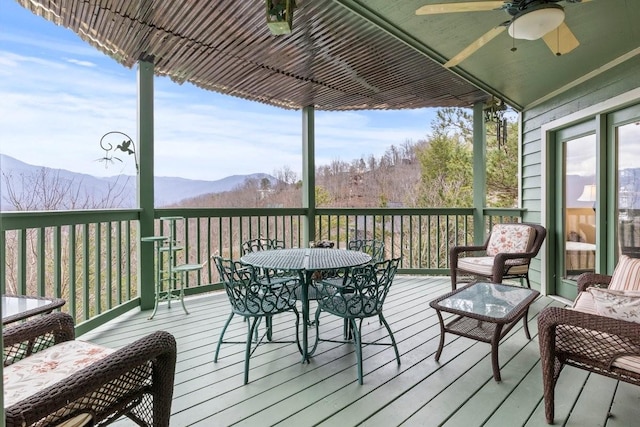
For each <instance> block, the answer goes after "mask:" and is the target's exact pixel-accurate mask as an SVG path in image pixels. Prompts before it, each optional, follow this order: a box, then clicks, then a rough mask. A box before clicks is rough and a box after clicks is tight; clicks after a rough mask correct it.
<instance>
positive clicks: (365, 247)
mask: <svg viewBox="0 0 640 427" xmlns="http://www.w3.org/2000/svg"><path fill="white" fill-rule="evenodd" d="M347 249H349V250H352V251H360V252H364V253H366V254H369V255H371V261H370V263H371V264H375V263H376V262H381V261H384V242H383V241H381V240H376V239H355V240H349V242H347ZM348 276H349V271H348V269H341V270H333V271H326V272H323V274H322V281H323V282H325V283H326V284H329V285H344V284H345V281H346V280H347V278H348ZM380 324H382V323H380ZM344 338H345V339H351V338H352V335H351V326H350V323H349V321H348V320H347V319H345V321H344Z"/></svg>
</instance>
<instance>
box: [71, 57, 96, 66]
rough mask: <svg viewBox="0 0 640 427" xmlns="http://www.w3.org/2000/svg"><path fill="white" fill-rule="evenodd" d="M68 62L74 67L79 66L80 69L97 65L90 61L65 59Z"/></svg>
mask: <svg viewBox="0 0 640 427" xmlns="http://www.w3.org/2000/svg"><path fill="white" fill-rule="evenodd" d="M67 61H68V62H70V63H72V64H76V65H80V66H82V67H96V66H97V65H96V64H95V63H93V62H90V61H80V60H78V59H67Z"/></svg>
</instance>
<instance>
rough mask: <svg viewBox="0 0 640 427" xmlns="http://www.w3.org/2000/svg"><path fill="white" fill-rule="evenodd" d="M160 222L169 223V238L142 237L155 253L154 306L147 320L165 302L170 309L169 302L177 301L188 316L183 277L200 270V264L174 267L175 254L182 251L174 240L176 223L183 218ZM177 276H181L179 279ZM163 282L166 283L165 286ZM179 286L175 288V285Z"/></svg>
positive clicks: (165, 219) (165, 218)
mask: <svg viewBox="0 0 640 427" xmlns="http://www.w3.org/2000/svg"><path fill="white" fill-rule="evenodd" d="M160 220H161V221H167V222H169V236H149V237H143V238H141V239H140V240H141V241H142V242H153V243H154V244H155V252H156V265H155V269H156V284H155V304H154V307H153V312H152V313H151V316H149V320H151V319H153V317H154V316H155V315H156V312H157V311H158V304H159V303H160V301H167V307H168V308H171V300H174V299H179V300H180V303H181V304H182V309H183V310H184V312H185V313H186V314H189V312H188V311H187V307H186V306H185V304H184V277H183V275H184V274H186V273H187V272H189V271H194V270H196V269H200V268H202V265H200V264H183V265H180V266H177V265H176V252H178V251H181V250H182V249H183V247H182V246H179V245H178V242H177V240H176V235H175V233H176V227H175V226H176V221H181V220H184V218H183V217H162V218H160ZM165 254H166V255H167V256H166V258H167V260H166V261H167V264H166V268H165V256H164V255H165ZM196 266H197V268H196ZM177 275H182V276H181V277H180V279H179V278H178V277H177ZM164 282H167V284H166V286H163V285H164ZM178 284H179V285H180V286H177V285H178Z"/></svg>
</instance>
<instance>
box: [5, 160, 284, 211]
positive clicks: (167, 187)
mask: <svg viewBox="0 0 640 427" xmlns="http://www.w3.org/2000/svg"><path fill="white" fill-rule="evenodd" d="M264 178H267V179H269V181H271V183H275V182H276V179H275V178H274V177H273V176H271V175H269V174H265V173H254V174H249V175H232V176H228V177H226V178H222V179H219V180H215V181H206V180H193V179H185V178H177V177H160V176H158V177H155V178H154V186H155V201H156V207H162V206H170V205H174V204H176V203H179V202H180V201H182V200H185V199H190V198H193V197H197V196H200V195H204V194H211V193H221V192H224V191H230V190H233V189H235V188H237V187H238V186H240V185H242V184H244V183H245V182H246V181H247V180H262V179H264ZM56 186H57V187H59V188H62V189H64V191H65V192H66V193H68V194H75V195H79V197H81V198H87V197H89V198H90V199H91V200H93V201H100V200H106V198H108V197H110V196H109V195H110V194H114V193H116V194H118V196H117V206H108V207H117V208H133V207H135V206H136V177H135V176H130V175H116V176H110V177H95V176H92V175H88V174H82V173H77V172H72V171H69V170H65V169H54V168H48V167H45V166H36V165H31V164H28V163H25V162H22V161H20V160H18V159H16V158H13V157H10V156H7V155H5V154H0V210H2V211H11V210H16V208H15V203H13V202H12V201H11V197H10V194H13V195H14V199H15V198H21V199H26V198H29V196H30V195H31V194H32V193H33V192H34V191H38V189H39V188H40V189H42V188H44V187H49V188H48V190H49V191H52V190H53V189H52V188H50V187H56ZM9 190H11V191H9ZM41 191H42V190H41ZM51 197H52V196H51ZM90 207H98V206H90ZM101 207H104V206H101ZM61 208H63V209H64V208H65V207H61ZM35 209H44V207H41V206H40V207H35Z"/></svg>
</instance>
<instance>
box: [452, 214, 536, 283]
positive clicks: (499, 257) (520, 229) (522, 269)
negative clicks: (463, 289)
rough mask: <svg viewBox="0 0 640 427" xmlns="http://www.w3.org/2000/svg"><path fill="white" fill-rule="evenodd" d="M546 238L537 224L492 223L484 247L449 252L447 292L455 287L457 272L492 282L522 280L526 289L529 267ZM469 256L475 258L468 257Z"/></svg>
mask: <svg viewBox="0 0 640 427" xmlns="http://www.w3.org/2000/svg"><path fill="white" fill-rule="evenodd" d="M546 235H547V230H546V228H544V227H543V226H541V225H538V224H526V223H508V224H496V225H494V226H493V229H492V230H491V234H490V235H489V237H488V238H487V240H486V241H485V243H484V245H482V246H454V247H452V248H451V249H450V251H449V267H450V269H451V290H456V288H457V283H458V282H457V278H458V273H462V274H470V275H473V276H476V277H484V278H487V279H489V280H491V282H493V283H502V280H503V279H515V278H520V279H525V280H526V282H527V286H528V287H529V288H530V287H531V283H530V282H529V264H530V263H531V259H532V258H535V257H536V256H537V255H538V252H539V251H540V248H541V247H542V243H543V242H544V239H545V237H546ZM508 239H511V240H510V241H508ZM472 253H476V254H475V255H476V256H469V254H472Z"/></svg>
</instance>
